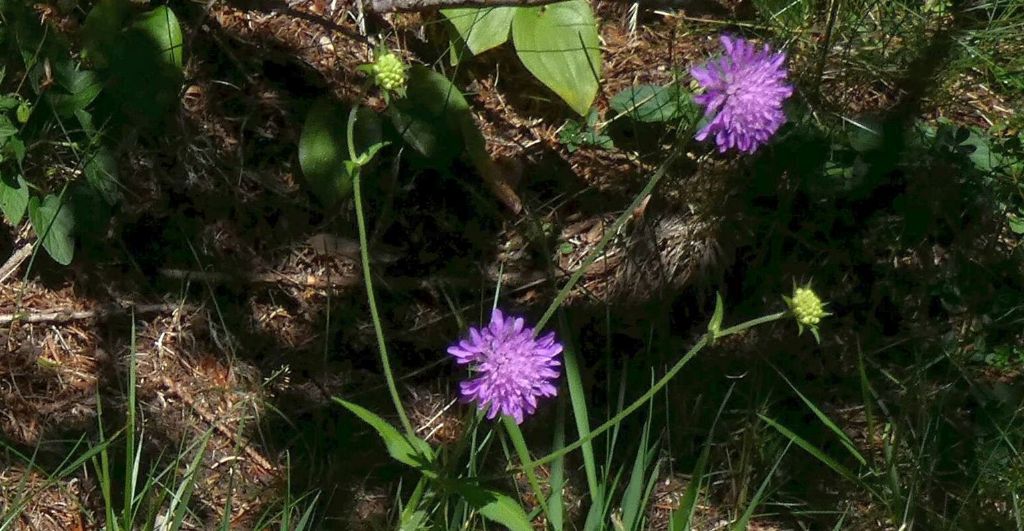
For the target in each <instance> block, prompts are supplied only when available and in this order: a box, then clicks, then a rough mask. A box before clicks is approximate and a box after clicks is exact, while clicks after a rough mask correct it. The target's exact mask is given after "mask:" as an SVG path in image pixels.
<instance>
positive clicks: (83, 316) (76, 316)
mask: <svg viewBox="0 0 1024 531" xmlns="http://www.w3.org/2000/svg"><path fill="white" fill-rule="evenodd" d="M180 307H182V306H181V305H180V304H134V305H131V304H129V305H123V306H122V305H119V304H111V305H109V306H105V307H103V308H98V309H95V310H77V311H76V310H61V309H57V310H43V311H29V310H23V311H20V312H15V313H7V314H0V325H9V324H11V323H13V322H15V321H17V322H19V323H70V322H71V321H85V320H87V319H96V318H100V317H107V316H110V315H120V314H124V313H129V312H132V311H133V312H135V313H162V312H173V311H174V310H177V309H178V308H180Z"/></svg>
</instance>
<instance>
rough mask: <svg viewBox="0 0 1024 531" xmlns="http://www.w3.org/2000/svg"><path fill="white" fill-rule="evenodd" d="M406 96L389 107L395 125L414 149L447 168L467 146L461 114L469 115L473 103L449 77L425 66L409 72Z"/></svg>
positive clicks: (419, 66) (414, 67) (416, 67)
mask: <svg viewBox="0 0 1024 531" xmlns="http://www.w3.org/2000/svg"><path fill="white" fill-rule="evenodd" d="M406 94H408V96H407V97H405V98H402V99H400V100H396V101H394V102H392V104H391V106H390V107H388V117H389V118H390V119H391V123H392V124H393V125H394V126H395V129H396V130H397V131H398V132H399V134H401V135H402V139H403V140H405V141H406V143H408V144H409V145H410V146H412V148H413V149H415V150H416V151H417V152H419V153H420V154H421V155H423V156H424V157H426V158H427V159H428V160H430V161H431V162H432V163H434V164H436V165H437V166H438V167H447V166H448V165H449V164H451V162H452V161H453V160H454V159H455V158H456V157H458V156H459V154H460V153H462V149H463V147H464V146H465V144H464V138H463V135H462V127H461V126H460V119H459V115H465V114H469V103H468V102H466V98H464V97H463V96H462V92H460V91H459V89H458V88H457V87H456V86H455V85H453V84H452V82H451V81H449V80H448V78H446V77H444V76H443V75H441V74H438V73H437V72H434V71H433V70H431V69H429V68H427V67H424V66H421V65H413V66H412V67H411V68H410V69H409V80H408V84H407V88H406ZM470 120H472V117H471V116H470ZM478 133H479V131H478Z"/></svg>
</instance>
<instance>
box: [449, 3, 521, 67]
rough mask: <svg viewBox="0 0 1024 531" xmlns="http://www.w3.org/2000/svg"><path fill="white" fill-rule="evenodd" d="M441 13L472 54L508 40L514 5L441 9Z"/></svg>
mask: <svg viewBox="0 0 1024 531" xmlns="http://www.w3.org/2000/svg"><path fill="white" fill-rule="evenodd" d="M441 13H442V14H443V15H444V16H445V17H446V18H447V19H448V21H449V22H451V23H452V26H454V27H455V32H456V33H458V35H459V37H460V38H461V39H462V41H463V42H464V43H465V45H466V47H467V48H469V51H470V52H472V53H473V55H478V54H481V53H483V52H486V51H487V50H490V49H491V48H496V47H498V46H501V45H502V44H504V43H505V41H507V40H508V34H509V30H510V29H511V27H512V18H513V17H514V16H515V14H516V8H514V7H481V8H472V7H468V8H456V9H442V10H441Z"/></svg>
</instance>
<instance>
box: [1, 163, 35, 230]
mask: <svg viewBox="0 0 1024 531" xmlns="http://www.w3.org/2000/svg"><path fill="white" fill-rule="evenodd" d="M27 207H28V183H27V182H25V178H24V177H22V176H21V175H19V176H18V178H17V179H16V181H15V182H14V183H13V184H12V183H9V182H7V179H4V178H2V177H0V211H3V213H4V217H5V218H7V222H8V223H10V224H11V225H17V224H18V223H21V218H22V216H24V215H25V209H26V208H27Z"/></svg>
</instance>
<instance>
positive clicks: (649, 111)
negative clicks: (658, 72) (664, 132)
mask: <svg viewBox="0 0 1024 531" xmlns="http://www.w3.org/2000/svg"><path fill="white" fill-rule="evenodd" d="M608 103H609V105H610V106H611V108H612V110H613V111H615V112H616V113H617V114H621V115H624V116H627V117H629V118H630V119H632V120H635V121H637V122H648V123H651V122H670V121H674V120H678V119H679V118H680V117H682V116H684V114H691V115H692V114H695V108H694V107H693V104H692V100H691V99H690V95H689V94H687V93H686V92H685V91H683V90H682V89H680V88H679V87H678V86H677V85H669V86H667V87H660V86H658V85H637V86H633V87H629V88H627V89H625V90H623V91H622V92H620V93H618V94H616V95H615V96H613V97H612V99H611V101H609V102H608Z"/></svg>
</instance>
